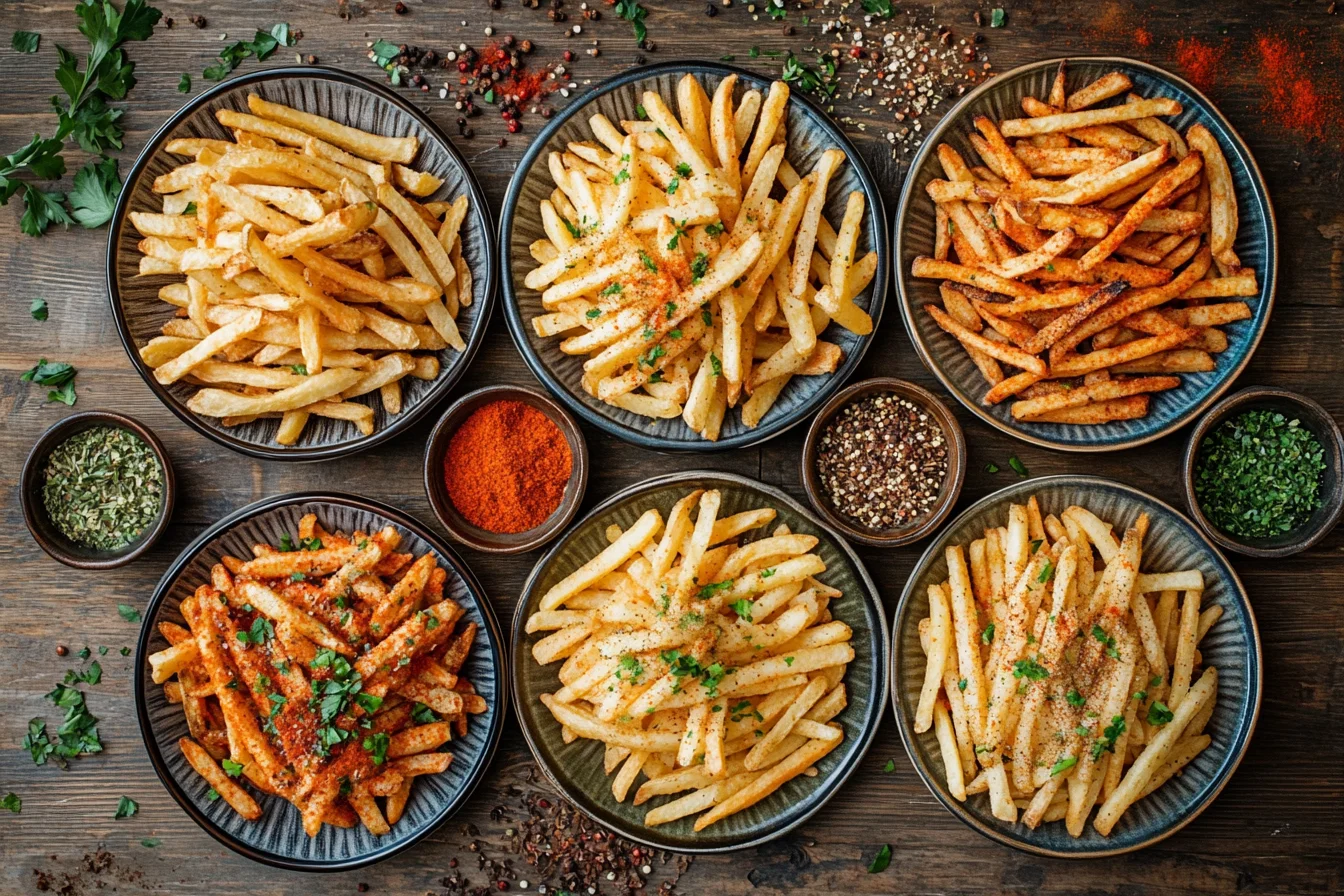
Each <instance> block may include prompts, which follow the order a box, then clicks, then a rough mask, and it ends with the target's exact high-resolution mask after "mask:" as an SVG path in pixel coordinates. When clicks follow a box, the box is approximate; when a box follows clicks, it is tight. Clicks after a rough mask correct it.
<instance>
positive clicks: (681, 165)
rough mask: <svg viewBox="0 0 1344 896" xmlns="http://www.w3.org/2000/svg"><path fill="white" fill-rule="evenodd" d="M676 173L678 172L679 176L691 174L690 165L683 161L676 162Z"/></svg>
mask: <svg viewBox="0 0 1344 896" xmlns="http://www.w3.org/2000/svg"><path fill="white" fill-rule="evenodd" d="M677 174H678V175H679V176H681V177H690V176H691V166H690V165H688V164H686V163H685V162H678V163H677Z"/></svg>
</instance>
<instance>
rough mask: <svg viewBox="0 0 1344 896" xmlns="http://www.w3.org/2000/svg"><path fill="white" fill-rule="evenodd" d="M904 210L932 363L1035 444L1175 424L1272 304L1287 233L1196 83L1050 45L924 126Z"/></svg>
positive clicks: (1246, 354) (904, 251) (1230, 372)
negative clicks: (1052, 52) (1065, 54)
mask: <svg viewBox="0 0 1344 896" xmlns="http://www.w3.org/2000/svg"><path fill="white" fill-rule="evenodd" d="M899 221H900V223H899V225H898V234H897V237H896V254H897V261H896V262H895V263H896V264H897V266H898V268H899V271H898V272H897V288H898V290H899V292H900V295H901V299H902V302H901V306H902V315H903V317H904V320H905V323H906V328H907V330H908V331H909V333H910V336H911V339H912V341H913V342H914V343H915V347H916V349H917V350H918V351H919V353H920V355H921V357H922V358H923V360H924V362H925V364H926V365H927V366H928V367H929V368H930V369H931V370H933V372H934V373H935V374H936V375H937V376H938V377H939V379H940V380H942V382H943V384H944V385H945V386H946V387H947V388H948V389H949V390H950V391H951V392H952V393H953V394H954V395H956V397H957V398H958V400H960V401H961V402H962V404H964V405H965V406H966V407H967V408H968V409H969V410H971V411H973V412H974V413H975V414H976V415H977V416H979V417H980V418H981V419H983V420H985V421H986V422H988V423H990V424H991V425H993V426H995V427H997V428H999V429H1001V430H1003V431H1005V432H1008V433H1010V434H1012V435H1014V436H1017V437H1018V438H1021V439H1023V440H1025V441H1029V442H1033V443H1036V444H1040V445H1045V446H1049V447H1055V448H1061V449H1064V450H1074V451H1110V450H1116V449H1119V448H1124V447H1130V446H1133V445H1137V444H1142V443H1144V442H1147V441H1151V440H1152V439H1156V438H1158V437H1160V436H1162V435H1164V434H1166V433H1168V432H1171V431H1173V430H1174V429H1176V428H1178V427H1179V426H1181V425H1182V424H1184V423H1185V422H1187V421H1188V420H1190V419H1191V418H1192V417H1193V416H1194V415H1196V414H1198V413H1199V412H1201V411H1202V410H1203V409H1204V408H1206V407H1208V405H1209V404H1211V403H1212V402H1213V401H1214V400H1216V399H1217V397H1218V396H1219V395H1220V394H1221V393H1222V392H1223V391H1224V390H1225V389H1226V388H1227V387H1228V385H1230V384H1231V382H1232V381H1233V380H1234V379H1235V378H1236V376H1237V374H1238V373H1240V372H1241V370H1242V369H1243V368H1244V367H1245V365H1246V364H1247V363H1248V362H1249V360H1250V357H1251V354H1252V353H1253V352H1254V350H1255V347H1256V345H1257V344H1258V342H1259V340H1260V337H1261V335H1262V334H1263V332H1264V329H1265V326H1266V324H1267V323H1268V320H1269V314H1270V310H1271V306H1272V303H1273V296H1274V285H1275V279H1276V274H1277V238H1276V234H1275V228H1274V218H1273V211H1272V209H1271V207H1270V204H1269V198H1268V195H1267V192H1266V187H1265V184H1264V180H1263V178H1262V177H1261V176H1260V173H1259V170H1258V169H1257V168H1256V165H1255V161H1254V159H1253V158H1252V157H1251V154H1250V151H1249V149H1248V148H1247V147H1246V145H1245V144H1244V143H1243V142H1242V140H1241V138H1240V137H1239V136H1238V135H1237V133H1236V132H1235V131H1234V130H1233V129H1232V127H1231V125H1229V124H1228V122H1227V120H1226V119H1225V118H1223V116H1222V115H1221V113H1219V111H1218V110H1217V109H1216V108H1215V107H1214V106H1213V105H1212V104H1211V103H1210V102H1209V101H1208V100H1207V99H1206V98H1205V97H1204V96H1202V95H1201V94H1199V93H1198V92H1197V91H1196V90H1195V89H1194V88H1193V87H1191V86H1190V85H1188V84H1186V83H1185V82H1184V81H1181V80H1180V79H1179V78H1176V77H1174V76H1172V75H1169V74H1167V73H1165V72H1163V71H1161V70H1160V69H1157V68H1154V67H1153V66H1150V65H1147V64H1145V63H1141V62H1137V61H1133V60H1127V59H1114V58H1082V59H1068V60H1049V61H1045V62H1039V63H1035V64H1032V65H1027V66H1023V67H1022V68H1019V69H1016V70H1014V71H1012V72H1008V73H1007V74H1004V75H1000V76H998V77H996V78H994V80H992V81H990V82H988V83H986V84H985V85H982V86H981V87H980V88H977V89H976V90H975V91H973V92H972V93H970V94H968V95H967V96H966V98H965V99H963V100H962V101H961V102H960V103H959V104H958V105H957V107H956V108H955V109H953V110H952V112H950V113H949V114H948V115H947V116H946V117H945V118H944V119H943V121H942V122H941V123H940V124H939V126H938V127H937V128H936V129H935V130H934V131H933V132H932V133H931V134H930V135H929V137H928V138H927V140H926V142H925V144H924V147H923V149H922V150H921V151H920V154H919V155H918V156H917V158H916V159H915V161H914V163H913V166H912V168H911V174H910V176H909V178H908V179H907V181H906V185H905V188H904V191H903V193H902V197H901V209H900V212H899Z"/></svg>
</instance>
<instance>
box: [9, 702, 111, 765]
mask: <svg viewBox="0 0 1344 896" xmlns="http://www.w3.org/2000/svg"><path fill="white" fill-rule="evenodd" d="M47 699H48V700H50V701H52V702H53V703H55V704H56V705H57V706H59V707H60V708H61V709H64V710H65V718H64V719H63V720H62V721H61V726H60V727H59V728H58V729H56V735H55V737H54V738H52V737H51V736H49V735H48V734H47V723H46V722H44V721H43V720H42V719H32V720H30V721H29V722H28V733H27V734H26V735H24V737H23V740H22V742H21V743H20V745H21V746H22V747H23V749H25V750H27V751H28V753H29V755H30V756H31V757H32V759H33V762H34V764H36V765H45V764H46V762H47V760H48V759H51V760H52V762H54V763H55V764H56V765H58V766H60V767H61V768H65V767H66V766H67V765H68V762H67V760H70V759H74V758H75V757H76V756H79V755H80V754H82V753H101V752H102V750H103V742H102V740H101V739H100V738H99V737H98V718H97V717H96V716H94V715H93V714H92V713H90V712H89V710H88V706H87V705H86V704H85V702H84V692H83V691H81V690H79V689H77V688H73V687H70V686H69V685H68V684H64V683H62V684H58V685H56V687H55V689H54V690H52V691H51V693H49V694H47Z"/></svg>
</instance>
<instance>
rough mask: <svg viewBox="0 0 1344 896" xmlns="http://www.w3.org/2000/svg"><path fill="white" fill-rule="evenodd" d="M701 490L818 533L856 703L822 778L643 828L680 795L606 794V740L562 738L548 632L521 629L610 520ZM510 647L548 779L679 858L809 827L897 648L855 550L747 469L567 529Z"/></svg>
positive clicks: (640, 499)
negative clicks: (707, 822)
mask: <svg viewBox="0 0 1344 896" xmlns="http://www.w3.org/2000/svg"><path fill="white" fill-rule="evenodd" d="M694 488H706V489H708V488H717V489H718V490H719V491H720V492H722V494H723V505H722V509H721V510H720V513H721V514H722V515H727V514H732V513H738V512H739V511H743V510H751V509H754V508H758V507H767V506H768V507H773V508H774V509H775V510H776V512H777V514H778V516H776V518H775V525H777V524H779V523H787V524H788V525H789V527H790V528H791V529H792V530H793V531H794V532H800V533H806V534H810V535H815V536H817V537H818V538H819V539H820V540H821V541H820V543H819V544H818V545H817V547H816V553H818V554H820V555H821V558H822V559H823V560H825V561H826V572H825V574H824V575H822V576H821V580H822V581H823V582H825V583H827V584H829V585H832V586H834V587H836V588H838V589H840V590H841V591H843V592H844V594H845V596H844V597H843V598H840V599H838V600H835V601H833V602H832V603H831V612H832V613H833V614H834V616H835V618H837V619H840V620H843V621H844V622H845V623H847V624H848V625H849V626H850V628H852V629H853V630H854V638H853V643H854V653H855V658H854V662H852V663H850V665H849V670H848V672H847V673H846V675H845V683H846V685H847V688H848V693H849V701H850V702H849V706H848V707H846V708H845V711H844V712H842V713H841V714H840V715H839V716H838V717H837V719H836V720H837V721H838V722H840V723H841V724H842V725H843V726H844V729H845V741H844V743H843V744H841V745H840V746H839V747H838V748H836V749H835V750H834V751H832V752H831V753H830V754H829V755H827V756H826V757H825V758H823V759H822V761H821V762H819V763H818V769H819V770H820V772H821V773H820V774H819V775H817V777H815V778H808V777H802V776H800V777H798V778H795V779H793V780H792V781H790V782H788V783H787V784H785V785H784V786H783V787H782V788H780V789H779V790H777V791H776V792H775V793H773V794H771V795H770V796H769V797H768V798H766V799H764V800H762V801H761V802H759V803H757V804H756V805H754V806H752V807H751V808H749V809H746V810H745V811H742V812H739V813H737V814H736V815H732V816H729V817H728V818H725V819H724V820H723V821H720V822H719V823H717V824H715V825H712V826H710V827H709V828H708V829H706V830H704V831H701V832H700V833H698V834H697V833H695V832H693V831H692V824H693V822H694V817H690V818H685V819H681V820H680V821H677V822H673V823H671V824H665V825H659V826H657V827H646V826H645V825H644V814H645V813H646V812H648V810H649V809H651V808H653V807H655V806H657V805H660V804H661V803H663V802H667V801H670V800H671V799H673V798H674V797H658V798H655V799H653V800H650V801H649V802H648V803H645V804H644V805H642V806H634V805H632V804H631V803H630V802H628V801H627V802H625V803H618V802H616V800H615V798H614V797H613V796H612V795H611V779H610V778H609V777H608V776H607V775H606V774H605V773H604V772H603V770H602V755H603V746H602V744H600V743H598V742H597V741H591V740H576V741H575V742H574V743H572V744H566V743H565V742H564V741H563V740H561V738H560V726H559V725H558V724H556V722H555V720H554V718H552V717H551V714H550V712H548V711H547V710H546V708H545V707H544V706H542V704H541V701H540V699H539V697H540V695H541V694H546V693H552V692H554V691H555V690H556V689H557V688H558V687H559V686H560V685H559V681H558V679H557V677H556V673H557V672H558V670H559V668H560V664H559V663H552V664H551V665H549V666H538V665H537V663H536V662H535V661H534V660H533V659H532V645H533V644H534V643H535V642H536V641H537V640H538V639H539V638H540V637H542V636H541V635H540V634H535V635H528V634H526V633H525V632H524V631H523V628H524V624H525V622H526V620H527V617H528V616H530V615H531V614H532V613H533V611H535V610H536V609H537V605H538V602H539V601H540V599H541V595H543V594H545V593H546V591H547V590H548V589H549V588H550V587H551V586H552V585H554V584H555V583H556V582H558V581H560V580H561V579H562V578H564V577H565V576H566V575H568V574H569V573H571V572H573V571H574V570H575V569H577V568H578V567H579V566H580V565H582V564H583V563H584V562H585V561H586V560H588V559H589V558H590V557H592V556H593V555H595V554H597V553H598V552H599V551H601V550H602V548H604V547H606V545H607V540H606V536H605V531H606V528H607V526H609V525H611V524H612V523H615V524H617V525H619V526H621V527H627V526H629V525H631V524H632V523H633V522H634V521H635V520H636V519H637V518H638V517H639V515H640V514H641V513H643V512H644V511H645V510H647V509H648V508H650V507H656V508H658V510H659V511H661V512H662V514H663V516H664V518H666V516H667V513H668V511H669V510H670V509H671V508H672V505H673V504H674V503H675V502H676V501H677V499H679V498H680V497H681V496H682V495H684V494H686V492H688V491H690V490H691V489H694ZM512 651H513V658H514V663H513V668H514V669H515V670H516V671H515V673H514V677H513V702H514V705H515V706H516V707H517V708H518V719H519V722H520V723H521V724H522V727H523V734H524V735H525V736H526V737H527V743H528V746H529V747H531V748H532V754H533V756H535V757H536V759H537V763H538V764H539V765H540V766H541V768H542V770H543V771H544V772H545V773H546V776H547V777H548V778H549V779H550V780H551V783H553V784H554V785H555V786H556V788H558V789H559V790H560V792H561V793H563V794H564V795H565V797H566V798H567V799H569V800H571V801H573V802H574V803H575V805H577V806H578V807H579V808H580V809H582V810H583V811H584V812H586V813H587V814H588V815H590V816H592V817H593V818H594V819H596V820H597V821H598V822H600V823H602V824H604V825H606V826H607V827H609V828H611V829H612V830H614V831H616V832H618V833H619V834H621V835H622V836H625V837H628V838H629V839H631V840H635V841H637V842H639V843H644V844H646V845H649V846H654V847H659V848H662V849H671V850H676V851H678V852H683V853H715V852H727V851H730V850H734V849H742V848H745V847H748V846H754V845H757V844H759V843H764V842H765V841H767V840H771V839H773V838H775V837H778V836H779V835H781V834H783V833H784V832H786V831H789V830H791V829H793V828H795V827H797V826H798V825H800V824H802V823H803V821H805V820H806V819H807V818H808V817H809V816H811V815H812V814H813V813H814V812H816V811H817V810H818V809H820V808H821V807H822V805H823V804H824V803H825V802H826V801H827V800H828V799H830V798H831V796H832V795H833V794H834V793H835V792H836V790H838V789H839V787H840V785H841V784H842V783H843V782H844V780H845V779H846V778H847V777H849V775H850V773H852V772H853V771H854V769H855V768H856V767H857V766H858V764H859V762H860V760H862V759H863V755H864V753H866V752H867V751H868V746H869V745H870V744H871V743H872V740H873V737H874V735H876V733H877V725H878V721H879V720H880V719H881V717H882V713H883V709H884V704H885V702H886V699H887V698H886V694H887V675H886V670H887V668H888V667H889V662H890V643H889V642H888V639H887V628H886V622H885V616H884V614H883V611H882V604H881V601H880V600H879V599H878V597H877V589H876V587H875V586H874V585H873V582H872V580H871V579H870V578H868V573H867V571H866V570H865V569H864V568H863V563H862V562H861V561H860V560H859V558H858V557H857V556H856V555H855V554H854V551H853V550H852V549H851V548H850V547H849V545H847V544H846V543H845V542H844V540H843V539H841V538H840V537H839V536H838V535H836V534H835V533H834V532H833V531H831V530H830V529H828V528H827V527H826V526H825V525H823V524H822V523H821V522H820V521H818V520H817V519H816V517H814V516H812V514H811V513H810V512H808V511H807V510H805V509H804V508H803V507H802V505H800V504H798V502H796V501H794V500H793V499H792V498H790V497H789V496H788V495H786V494H784V493H783V492H781V491H779V490H778V489H775V488H772V487H770V486H767V485H763V484H761V483H759V482H756V481H754V480H751V479H747V478H745V477H742V476H734V475H732V474H729V473H715V472H709V471H696V472H689V473H676V474H672V475H669V476H661V477H658V478H657V479H652V480H649V481H648V482H644V483H641V484H640V485H636V486H633V487H632V488H629V489H626V490H625V491H623V492H620V493H619V494H616V495H614V496H612V497H611V498H609V499H608V500H607V501H605V502H603V503H602V504H601V505H600V506H598V507H596V508H594V510H593V511H592V512H591V513H589V514H588V516H587V517H585V518H584V519H583V521H582V522H580V523H578V524H577V525H575V526H574V527H573V528H571V529H570V530H569V532H568V533H566V534H565V536H564V537H563V538H562V539H561V540H560V542H559V543H558V544H556V546H555V547H554V548H552V549H551V551H550V552H549V553H548V554H547V555H546V556H545V557H543V558H542V559H541V562H539V563H538V564H537V565H536V568H534V569H533V570H532V575H531V576H529V577H528V580H527V583H526V584H525V585H524V586H523V593H522V597H521V599H520V600H519V601H518V609H517V611H516V613H515V615H514V620H513V644H512ZM640 780H641V781H642V780H643V779H642V778H641V779H640Z"/></svg>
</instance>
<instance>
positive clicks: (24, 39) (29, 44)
mask: <svg viewBox="0 0 1344 896" xmlns="http://www.w3.org/2000/svg"><path fill="white" fill-rule="evenodd" d="M41 43H42V35H40V34H38V33H37V32H36V31H15V32H14V36H13V37H11V38H10V39H9V46H10V49H12V50H13V51H14V52H16V53H36V52H37V48H38V45H39V44H41Z"/></svg>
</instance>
